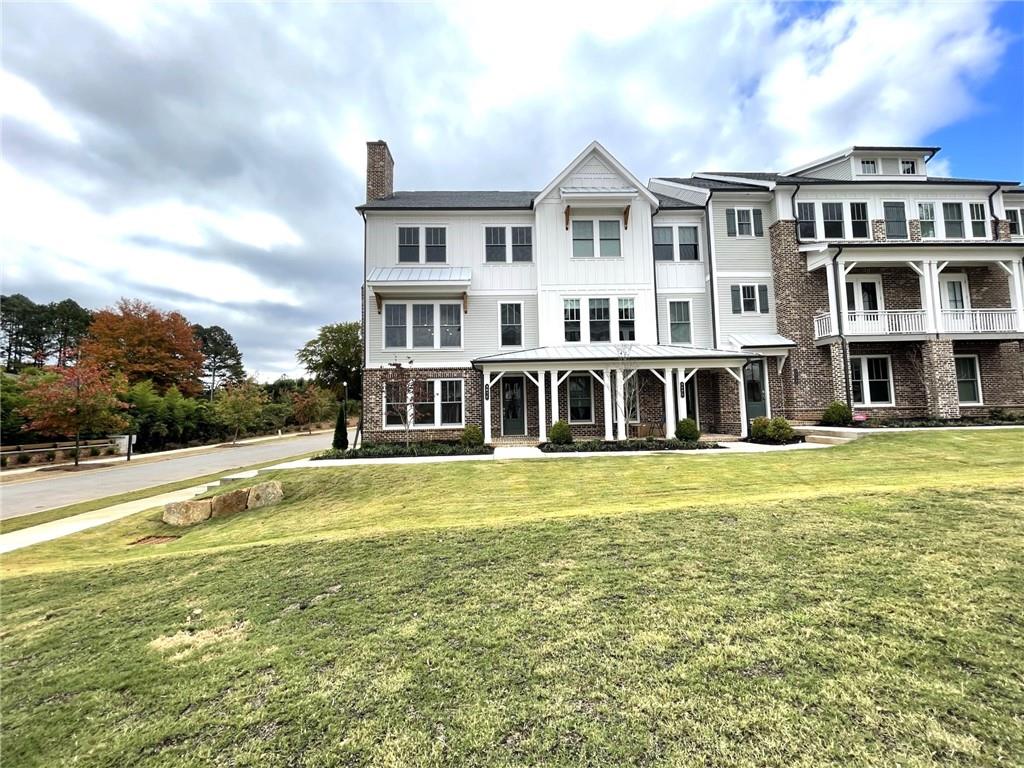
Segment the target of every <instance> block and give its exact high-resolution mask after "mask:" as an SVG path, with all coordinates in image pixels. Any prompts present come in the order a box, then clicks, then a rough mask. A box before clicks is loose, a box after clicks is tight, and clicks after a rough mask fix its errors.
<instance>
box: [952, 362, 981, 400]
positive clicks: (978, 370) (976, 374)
mask: <svg viewBox="0 0 1024 768" xmlns="http://www.w3.org/2000/svg"><path fill="white" fill-rule="evenodd" d="M961 357H963V358H970V359H973V360H974V382H975V384H976V385H977V387H978V399H977V401H971V400H961V399H960V377H959V376H956V361H957V360H958V359H960V358H961ZM953 374H954V376H956V400H957V402H958V403H959V404H960V405H984V404H985V395H984V393H983V392H982V389H981V360H980V359H979V358H978V355H976V354H971V353H968V354H963V355H953Z"/></svg>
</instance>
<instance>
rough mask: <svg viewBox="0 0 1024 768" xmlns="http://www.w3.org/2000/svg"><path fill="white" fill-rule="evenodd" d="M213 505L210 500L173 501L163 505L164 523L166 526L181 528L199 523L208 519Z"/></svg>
mask: <svg viewBox="0 0 1024 768" xmlns="http://www.w3.org/2000/svg"><path fill="white" fill-rule="evenodd" d="M212 508H213V505H212V504H211V503H210V499H198V500H195V501H174V502H171V503H170V504H164V518H163V519H164V522H165V523H167V524H168V525H176V526H178V527H183V526H186V525H195V524H196V523H201V522H203V520H206V519H208V518H209V517H210V514H211V512H212Z"/></svg>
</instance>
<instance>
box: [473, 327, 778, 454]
mask: <svg viewBox="0 0 1024 768" xmlns="http://www.w3.org/2000/svg"><path fill="white" fill-rule="evenodd" d="M751 363H753V365H751ZM767 363H768V361H767V360H766V359H765V358H763V357H762V356H761V355H760V354H757V353H750V352H741V351H734V350H715V349H699V348H693V347H684V346H677V345H648V344H638V343H624V344H596V345H593V344H591V345H566V346H557V347H539V348H536V349H528V350H520V351H515V352H508V353H502V354H497V355H490V356H487V357H482V358H478V359H476V360H474V361H473V365H474V367H476V368H477V369H479V370H480V371H481V373H482V375H483V429H484V442H486V443H488V444H494V443H496V442H499V441H502V440H506V441H507V440H509V439H513V440H514V439H516V438H518V439H520V440H521V441H523V442H539V443H540V442H546V441H547V439H548V429H549V427H550V425H552V424H554V423H555V422H557V421H559V420H562V421H566V422H567V423H568V424H569V427H570V429H571V430H572V432H573V435H574V437H576V438H580V439H587V438H589V439H603V440H626V439H628V438H630V437H672V436H673V435H674V434H675V428H676V423H677V421H678V420H679V419H683V418H687V417H690V418H693V417H695V416H697V414H698V411H699V410H700V408H701V405H700V403H702V402H703V405H704V408H705V409H707V408H710V407H714V408H716V409H719V410H724V411H727V412H728V413H729V414H730V417H729V418H728V423H730V424H731V425H732V426H733V427H734V429H735V433H737V434H739V435H740V436H746V434H747V424H748V404H752V408H753V409H754V410H759V408H760V407H761V406H762V405H763V411H764V413H763V414H762V413H754V414H753V415H751V416H750V418H753V416H756V415H768V403H767V389H768V387H767V372H768V368H767ZM698 375H700V376H701V379H700V381H704V382H706V384H704V385H702V387H703V389H702V390H701V391H698V386H697V385H698ZM751 395H753V396H754V399H753V400H751ZM702 421H703V422H708V423H711V422H712V421H713V423H714V424H715V426H716V429H715V430H714V431H722V430H721V427H720V425H721V423H723V420H721V419H714V420H712V419H708V418H702ZM702 426H703V425H702Z"/></svg>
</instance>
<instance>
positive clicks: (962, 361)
mask: <svg viewBox="0 0 1024 768" xmlns="http://www.w3.org/2000/svg"><path fill="white" fill-rule="evenodd" d="M953 361H954V364H955V365H956V390H957V395H958V397H959V400H960V404H961V405H981V376H980V374H979V372H978V357H977V355H955V356H954V358H953Z"/></svg>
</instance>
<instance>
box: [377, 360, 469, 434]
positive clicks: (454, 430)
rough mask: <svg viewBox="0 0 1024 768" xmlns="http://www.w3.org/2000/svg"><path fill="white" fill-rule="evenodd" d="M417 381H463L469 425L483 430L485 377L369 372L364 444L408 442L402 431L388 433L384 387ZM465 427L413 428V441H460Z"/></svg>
mask: <svg viewBox="0 0 1024 768" xmlns="http://www.w3.org/2000/svg"><path fill="white" fill-rule="evenodd" d="M410 371H411V375H412V377H413V379H414V380H415V381H426V380H432V379H462V408H463V419H464V421H465V423H466V424H476V425H477V426H478V427H480V428H481V429H483V423H484V422H483V374H481V373H480V371H477V370H475V369H473V368H413V369H404V370H403V371H397V370H395V369H392V368H367V369H366V370H365V371H363V440H364V441H365V442H367V443H394V442H402V441H404V440H405V430H404V428H402V427H396V428H389V429H384V385H385V382H388V381H395V380H397V379H400V378H401V377H403V376H405V375H407V374H410ZM461 436H462V427H450V428H438V429H423V428H420V427H413V428H412V429H410V430H409V439H410V440H413V441H415V442H426V441H432V440H458V439H459V438H460V437H461Z"/></svg>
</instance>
